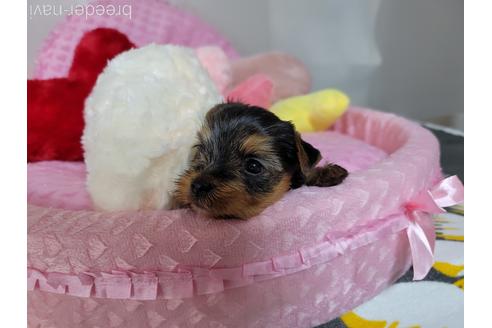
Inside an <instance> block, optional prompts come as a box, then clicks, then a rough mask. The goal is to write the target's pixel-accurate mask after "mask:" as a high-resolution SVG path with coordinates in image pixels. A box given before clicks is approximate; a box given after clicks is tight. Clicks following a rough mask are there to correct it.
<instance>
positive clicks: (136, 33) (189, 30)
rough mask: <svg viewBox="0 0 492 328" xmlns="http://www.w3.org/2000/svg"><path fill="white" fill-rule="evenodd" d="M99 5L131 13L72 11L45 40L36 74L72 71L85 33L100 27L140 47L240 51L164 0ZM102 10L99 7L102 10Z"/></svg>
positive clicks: (101, 1) (106, 0)
mask: <svg viewBox="0 0 492 328" xmlns="http://www.w3.org/2000/svg"><path fill="white" fill-rule="evenodd" d="M90 5H92V6H93V7H94V8H95V7H96V6H97V5H103V6H107V5H112V6H116V7H118V6H120V7H119V8H122V7H123V6H129V5H130V6H131V17H129V16H125V15H116V14H108V11H107V10H105V11H104V14H103V15H97V14H93V15H88V16H87V17H86V16H85V15H72V16H67V17H66V18H65V19H64V20H63V21H62V22H61V23H59V24H58V25H57V26H56V27H55V28H54V29H53V30H52V31H51V33H50V34H49V36H48V37H47V38H46V39H45V40H44V42H43V44H42V46H41V50H40V53H39V54H38V56H37V60H36V66H35V69H34V78H38V79H50V78H55V77H65V76H67V74H68V70H69V69H70V65H71V63H72V57H73V53H74V50H75V47H76V46H77V44H78V43H79V41H80V38H81V37H82V35H83V34H84V33H85V32H87V31H90V30H92V29H95V28H97V27H109V28H115V29H117V30H119V31H120V32H122V33H125V34H126V35H127V36H128V38H129V39H130V40H131V41H132V42H133V43H135V45H137V46H138V47H141V46H144V45H146V44H149V43H152V42H155V43H159V44H165V43H171V44H178V45H183V46H188V47H191V48H197V47H200V46H208V45H214V46H219V47H221V48H222V49H223V50H224V52H225V53H226V54H227V55H228V56H229V58H231V59H234V58H237V57H238V55H237V53H236V51H235V50H234V49H233V48H232V46H231V45H230V44H229V42H228V41H226V40H225V39H224V38H223V37H222V36H221V35H220V34H219V33H218V32H217V31H215V30H214V29H213V28H212V27H210V26H209V25H208V24H206V23H205V22H203V21H202V20H201V19H199V18H198V17H195V16H193V15H191V14H188V13H186V12H184V11H182V10H179V9H177V8H175V7H173V6H170V5H169V4H167V3H166V2H165V1H162V0H145V1H138V0H96V1H91V2H90ZM98 12H99V11H98Z"/></svg>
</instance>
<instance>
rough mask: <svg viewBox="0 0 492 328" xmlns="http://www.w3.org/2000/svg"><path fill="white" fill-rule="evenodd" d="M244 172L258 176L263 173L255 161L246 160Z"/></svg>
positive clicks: (261, 166)
mask: <svg viewBox="0 0 492 328" xmlns="http://www.w3.org/2000/svg"><path fill="white" fill-rule="evenodd" d="M246 171H247V172H248V173H250V174H260V173H261V172H262V171H263V165H261V163H260V162H258V161H257V160H256V159H252V158H250V159H248V160H247V161H246Z"/></svg>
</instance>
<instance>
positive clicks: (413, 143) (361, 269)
mask: <svg viewBox="0 0 492 328" xmlns="http://www.w3.org/2000/svg"><path fill="white" fill-rule="evenodd" d="M334 131H336V132H338V133H342V134H344V135H346V136H350V137H353V138H355V139H359V140H361V141H364V142H365V143H367V144H370V145H372V146H374V147H376V148H379V149H380V151H379V154H377V152H375V153H374V154H376V155H374V156H375V158H372V159H371V161H372V162H371V161H369V160H367V161H365V163H366V164H367V163H368V162H370V163H371V164H370V165H369V166H367V165H366V166H363V167H352V168H351V169H352V170H353V171H352V173H351V174H350V175H349V177H348V178H347V180H346V181H345V182H344V183H343V184H341V185H339V186H336V187H333V188H316V187H311V188H301V189H299V190H296V191H293V192H289V193H288V194H286V195H285V197H284V198H283V199H282V200H280V201H279V202H277V203H276V204H274V205H273V206H271V207H270V208H268V209H267V210H265V212H264V213H262V214H261V215H259V216H258V217H256V218H253V219H252V220H249V221H220V220H219V221H216V220H209V219H205V218H203V217H199V216H198V215H196V214H195V213H193V212H191V211H189V210H178V211H152V212H134V213H128V212H117V213H106V214H104V213H99V212H93V211H90V210H69V209H66V210H61V209H56V208H48V207H43V206H39V205H41V203H42V202H43V201H42V200H39V201H40V203H38V204H37V205H34V204H32V203H30V204H29V206H28V265H29V267H30V268H31V269H33V270H35V271H30V274H31V275H34V274H38V275H39V276H38V277H39V279H38V278H36V279H30V280H28V281H30V282H31V285H30V289H31V290H32V291H31V292H29V295H28V300H29V303H28V304H29V305H28V315H29V324H30V326H32V327H93V326H100V327H136V326H138V327H164V326H165V327H191V326H200V327H210V326H212V327H267V326H275V327H310V326H314V325H316V324H320V323H322V322H326V321H328V320H329V319H331V318H333V317H335V316H337V315H339V314H341V313H342V312H344V311H346V310H349V309H352V308H354V307H355V306H357V305H358V304H360V303H361V302H363V301H365V300H367V299H369V298H371V297H372V296H374V295H376V294H377V293H378V292H380V291H381V290H382V289H384V288H385V287H386V286H388V285H389V284H391V283H392V282H393V281H394V280H395V279H397V278H398V277H399V276H400V275H401V274H403V273H404V272H405V271H406V270H407V269H408V267H409V266H410V261H411V257H410V252H409V245H408V239H407V237H406V233H405V230H404V228H405V225H404V224H405V220H406V218H405V216H404V213H403V208H402V207H403V204H405V203H406V202H408V201H409V200H411V199H412V198H413V197H415V196H416V195H417V194H419V193H420V192H422V191H425V190H427V189H429V188H430V187H431V186H433V185H434V183H435V182H436V180H437V179H438V178H440V174H441V173H440V167H439V148H438V143H437V140H436V139H435V138H434V137H433V136H432V134H431V133H430V132H428V131H427V130H425V129H423V128H421V127H420V126H418V125H416V124H414V123H411V122H409V121H407V120H405V119H403V118H400V117H397V116H394V115H391V114H385V113H380V112H375V111H370V110H365V109H358V108H351V109H350V110H349V111H348V112H347V113H346V114H345V115H344V116H343V117H342V118H341V119H340V120H339V121H338V122H337V123H336V124H335V127H334ZM307 138H308V140H309V141H311V142H313V143H315V144H316V140H320V141H322V144H320V145H317V146H321V147H323V146H324V145H328V144H329V142H328V138H326V140H323V139H318V138H319V136H308V137H307ZM310 138H313V139H312V140H311V139H310ZM354 142H355V141H354ZM347 145H348V143H347ZM359 145H360V144H359ZM335 146H336V145H335ZM347 147H348V148H350V146H347ZM335 148H336V147H335ZM322 151H323V152H326V155H328V154H331V153H334V152H333V151H329V146H327V149H322ZM381 151H384V153H387V154H388V156H385V155H384V153H382V152H381ZM357 152H358V150H357V149H355V148H354V149H352V154H351V155H352V156H356V155H355V154H357ZM340 154H341V153H340ZM352 156H350V155H347V157H346V158H345V159H344V158H343V156H342V157H340V158H338V159H337V161H339V162H340V163H341V164H342V165H344V164H343V160H346V161H347V162H348V163H350V159H351V158H352ZM370 156H373V155H370ZM354 163H355V162H354ZM345 165H346V164H345ZM77 174H78V175H79V177H80V176H83V173H82V172H81V171H80V170H79V171H78V173H77ZM77 174H74V175H73V176H77ZM74 181H76V179H75V180H74ZM78 181H79V182H80V179H79V180H78ZM38 183H41V182H38ZM45 183H46V184H47V185H48V184H49V181H45ZM31 197H32V195H31ZM31 200H33V198H31ZM78 204H79V205H80V203H78ZM423 228H424V231H425V232H426V233H427V234H428V236H431V235H432V231H431V230H430V229H431V228H430V227H428V226H426V227H423ZM430 239H431V242H432V241H433V239H432V238H430ZM326 244H329V245H332V246H333V247H328V248H326V247H319V246H323V245H326ZM326 250H329V251H330V252H329V253H326ZM177 268H178V269H179V268H184V269H186V268H190V270H188V271H187V270H184V271H180V270H178V271H176V270H177ZM228 268H229V271H228ZM238 269H239V270H240V271H239V273H238V272H237V270H238ZM115 270H116V271H115ZM173 270H174V271H173ZM155 271H158V272H159V271H160V272H169V273H172V272H174V273H176V274H178V276H180V274H184V275H183V279H182V280H181V282H182V284H181V283H178V284H177V283H176V282H179V281H180V280H176V276H174V277H173V278H172V279H169V280H168V281H167V282H166V278H165V277H164V278H159V280H158V282H156V285H155V286H156V287H157V289H156V293H157V294H156V295H155V298H156V299H152V300H143V299H142V297H139V298H138V299H134V300H132V299H129V298H132V297H134V296H135V294H136V293H138V289H137V287H139V286H141V281H137V280H136V279H134V278H128V277H127V276H126V275H123V276H122V275H121V273H119V272H126V273H131V272H135V273H139V274H140V275H145V272H155ZM98 272H100V273H102V276H101V277H99V276H96V278H95V284H94V287H95V289H94V290H93V291H92V292H91V294H90V295H92V296H93V297H89V298H86V297H75V296H69V295H73V292H72V291H71V290H70V286H71V287H73V284H72V285H70V284H69V287H68V289H67V288H66V287H65V286H67V285H64V284H63V283H62V284H60V283H59V281H58V283H56V280H57V275H56V274H53V273H57V274H62V277H67V276H68V277H77V275H79V276H80V277H83V276H84V275H86V273H92V274H93V273H98ZM105 275H109V276H111V279H105ZM238 276H239V277H242V279H236V278H237V277H238ZM46 277H47V280H46V279H44V278H46ZM31 278H32V277H31ZM118 279H119V280H118ZM77 281H79V280H77ZM80 281H82V280H80ZM111 283H116V284H119V286H120V287H121V286H123V285H125V284H128V289H127V290H126V292H124V293H123V294H108V293H110V292H111V293H112V292H114V291H116V290H117V291H119V292H121V291H122V289H121V288H117V289H114V288H112V286H111V285H108V284H111ZM149 284H151V282H149ZM173 289H174V290H173ZM178 290H179V292H183V291H187V292H188V293H189V294H187V295H186V297H175V296H176V295H178V294H179V293H178ZM47 291H51V292H47ZM71 293H72V294H71ZM132 295H133V296H132ZM94 296H97V297H94ZM119 297H123V298H125V299H124V300H121V299H117V298H119ZM134 298H135V297H134ZM165 298H169V299H165Z"/></svg>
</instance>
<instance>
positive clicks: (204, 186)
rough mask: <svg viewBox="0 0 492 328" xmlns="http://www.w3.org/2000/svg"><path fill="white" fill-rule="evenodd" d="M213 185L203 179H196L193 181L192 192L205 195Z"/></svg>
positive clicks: (196, 194)
mask: <svg viewBox="0 0 492 328" xmlns="http://www.w3.org/2000/svg"><path fill="white" fill-rule="evenodd" d="M213 188H214V187H213V185H212V184H211V183H210V182H208V181H205V180H203V179H195V180H194V181H193V182H192V183H191V192H192V193H193V194H194V195H195V196H204V195H205V194H207V193H208V192H210V191H211V190H212V189H213Z"/></svg>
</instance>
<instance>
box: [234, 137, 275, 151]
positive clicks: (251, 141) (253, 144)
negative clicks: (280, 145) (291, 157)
mask: <svg viewBox="0 0 492 328" xmlns="http://www.w3.org/2000/svg"><path fill="white" fill-rule="evenodd" d="M241 148H242V150H243V151H244V152H245V153H247V154H261V153H269V152H270V153H271V152H272V151H273V149H272V145H271V143H270V139H269V138H268V137H266V136H262V135H259V134H253V135H251V136H249V137H248V138H247V139H246V140H244V141H243V143H242V145H241Z"/></svg>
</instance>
